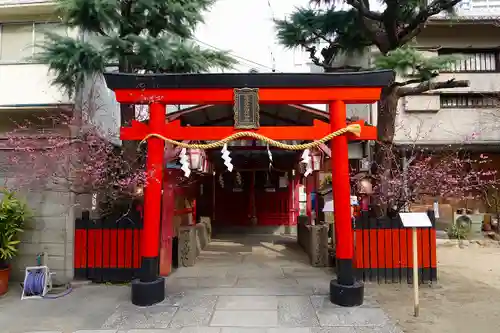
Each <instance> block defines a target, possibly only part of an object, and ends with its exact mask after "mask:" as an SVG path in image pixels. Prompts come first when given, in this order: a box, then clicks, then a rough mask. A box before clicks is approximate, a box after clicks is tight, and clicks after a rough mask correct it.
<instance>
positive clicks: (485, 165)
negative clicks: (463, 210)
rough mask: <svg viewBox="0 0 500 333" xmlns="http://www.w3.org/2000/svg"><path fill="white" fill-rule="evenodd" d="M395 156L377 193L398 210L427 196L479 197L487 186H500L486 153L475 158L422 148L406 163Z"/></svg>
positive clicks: (384, 202) (379, 180)
mask: <svg viewBox="0 0 500 333" xmlns="http://www.w3.org/2000/svg"><path fill="white" fill-rule="evenodd" d="M392 157H393V158H392V164H393V167H392V168H391V169H390V170H388V172H384V173H382V174H380V175H379V178H378V179H377V183H376V186H375V193H376V194H377V195H378V196H379V199H380V201H381V202H382V203H383V204H384V205H385V206H387V207H390V208H392V209H394V210H395V211H401V210H402V209H403V208H405V207H406V206H407V205H409V204H411V203H416V202H418V201H419V200H421V199H423V198H424V197H430V198H433V199H443V198H444V199H447V198H455V199H460V200H463V199H478V198H481V196H482V195H483V193H484V191H485V190H486V189H488V188H492V187H497V186H498V185H499V183H498V180H497V177H496V170H494V169H493V168H492V165H491V160H490V159H489V157H488V156H487V155H485V154H481V155H479V157H478V158H472V157H471V156H469V155H468V154H467V153H464V152H462V151H460V150H458V151H450V152H446V153H440V154H438V153H428V152H423V151H419V152H418V153H414V154H412V156H410V157H409V158H407V160H406V163H404V162H402V161H403V160H402V159H401V158H400V156H397V155H396V154H393V156H392ZM403 164H406V165H403Z"/></svg>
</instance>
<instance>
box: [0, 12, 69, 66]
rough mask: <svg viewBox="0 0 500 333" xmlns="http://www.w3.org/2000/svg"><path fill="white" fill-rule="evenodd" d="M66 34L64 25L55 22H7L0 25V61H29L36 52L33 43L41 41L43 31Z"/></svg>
mask: <svg viewBox="0 0 500 333" xmlns="http://www.w3.org/2000/svg"><path fill="white" fill-rule="evenodd" d="M46 31H51V32H55V33H60V34H66V31H67V30H66V27H64V26H61V25H60V24H57V23H33V22H30V23H7V24H1V25H0V62H3V63H18V62H29V61H31V57H33V55H34V54H35V53H36V52H38V51H39V50H37V49H36V47H35V45H36V44H38V43H40V42H42V41H43V38H44V33H45V32H46Z"/></svg>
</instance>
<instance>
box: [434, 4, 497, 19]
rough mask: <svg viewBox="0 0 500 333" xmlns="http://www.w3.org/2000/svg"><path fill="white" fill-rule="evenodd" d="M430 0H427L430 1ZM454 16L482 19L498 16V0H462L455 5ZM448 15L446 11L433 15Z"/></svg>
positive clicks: (440, 17)
mask: <svg viewBox="0 0 500 333" xmlns="http://www.w3.org/2000/svg"><path fill="white" fill-rule="evenodd" d="M431 1H432V0H428V2H431ZM455 13H456V16H458V17H461V18H470V19H475V18H476V19H482V18H487V17H499V16H500V0H462V1H461V2H460V3H459V4H458V5H456V6H455ZM448 17H450V15H449V14H448V13H446V12H441V13H439V14H438V15H435V16H434V17H433V18H435V19H445V18H448Z"/></svg>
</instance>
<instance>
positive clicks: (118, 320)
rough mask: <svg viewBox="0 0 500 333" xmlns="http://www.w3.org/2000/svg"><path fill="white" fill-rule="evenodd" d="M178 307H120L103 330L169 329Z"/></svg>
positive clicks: (107, 321)
mask: <svg viewBox="0 0 500 333" xmlns="http://www.w3.org/2000/svg"><path fill="white" fill-rule="evenodd" d="M177 309H178V308H177V307H169V306H161V305H155V306H151V307H147V308H141V307H134V306H132V305H127V306H119V307H118V309H117V310H116V311H115V312H114V313H113V314H112V315H111V316H110V317H109V318H108V319H107V320H106V322H105V323H104V325H103V326H102V328H103V329H111V328H115V329H122V330H123V329H138V328H167V327H168V324H169V323H170V321H171V320H172V318H173V316H174V314H175V313H176V312H177Z"/></svg>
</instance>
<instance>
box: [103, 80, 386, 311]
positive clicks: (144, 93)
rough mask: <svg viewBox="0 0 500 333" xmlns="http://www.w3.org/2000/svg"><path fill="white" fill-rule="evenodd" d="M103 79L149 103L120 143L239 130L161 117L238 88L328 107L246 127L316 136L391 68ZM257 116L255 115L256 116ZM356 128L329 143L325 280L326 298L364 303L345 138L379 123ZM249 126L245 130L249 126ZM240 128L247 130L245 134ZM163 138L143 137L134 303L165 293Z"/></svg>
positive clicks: (336, 124) (372, 133)
mask: <svg viewBox="0 0 500 333" xmlns="http://www.w3.org/2000/svg"><path fill="white" fill-rule="evenodd" d="M105 78H106V83H107V85H108V87H109V88H110V89H112V90H113V91H114V92H115V94H116V99H117V101H118V102H119V103H128V104H149V124H148V125H146V124H143V123H140V122H137V121H133V123H132V124H131V127H122V128H121V131H120V137H121V139H122V140H143V139H144V138H146V137H147V136H148V135H150V134H155V135H161V136H164V137H166V138H169V139H173V140H177V141H182V140H220V139H223V138H226V137H228V136H229V135H231V134H234V133H236V132H241V131H242V130H241V129H237V128H234V127H203V126H198V127H191V126H182V125H181V123H180V120H175V121H173V122H170V123H167V122H166V108H165V106H166V105H167V104H173V105H179V104H232V103H234V102H235V90H236V89H239V88H253V89H256V90H254V92H256V93H257V94H258V102H259V103H261V104H328V106H329V114H330V124H329V125H328V124H326V123H324V122H321V121H314V122H313V124H312V126H271V127H260V126H259V124H255V125H256V126H254V127H253V129H251V131H252V132H255V133H258V134H261V135H264V136H266V137H268V138H270V139H273V140H318V139H321V138H323V137H325V136H327V135H328V134H330V133H332V132H335V131H337V130H339V129H343V128H345V127H346V126H347V124H346V104H371V103H374V102H376V101H378V100H379V99H380V94H381V91H382V88H383V87H386V86H387V85H389V84H391V83H392V82H393V80H394V73H393V72H392V71H390V70H389V71H366V72H354V73H345V72H344V73H318V74H309V73H300V74H295V73H284V74H282V73H262V74H261V73H255V74H254V73H248V74H146V75H136V74H127V73H106V74H105ZM257 119H258V116H257ZM358 124H359V125H360V127H361V133H360V136H359V137H356V136H355V135H352V134H346V135H340V136H337V137H334V138H333V139H332V140H331V150H332V158H333V159H334V161H332V183H333V184H332V186H333V195H334V199H335V200H334V206H335V207H334V210H335V212H334V214H335V236H336V257H337V279H334V280H332V281H331V283H330V300H331V301H332V302H333V303H335V304H338V305H342V306H355V305H361V304H362V302H363V294H364V286H363V283H362V282H359V281H356V280H355V278H354V273H353V251H354V245H353V236H352V235H353V233H352V221H351V207H350V194H351V193H350V186H349V164H348V146H347V144H348V140H349V139H355V140H375V139H376V128H375V127H372V126H365V125H364V122H358ZM247 128H248V127H247ZM247 128H245V129H244V131H248V129H247ZM164 147H165V143H164V141H163V140H162V139H161V138H158V137H155V136H150V137H147V148H148V155H147V163H146V168H147V173H148V175H149V177H151V178H150V180H151V181H149V182H148V185H147V187H146V190H145V197H144V229H143V240H142V244H143V245H142V249H141V252H142V253H141V255H142V262H141V272H142V273H141V277H140V279H138V280H134V281H133V282H132V303H134V304H136V305H140V306H147V305H152V304H155V303H158V302H161V301H162V300H163V299H164V298H165V288H164V279H163V278H162V277H159V276H158V258H159V242H160V217H161V216H160V215H161V193H162V184H163V183H162V178H163V164H164V161H163V157H164Z"/></svg>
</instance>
